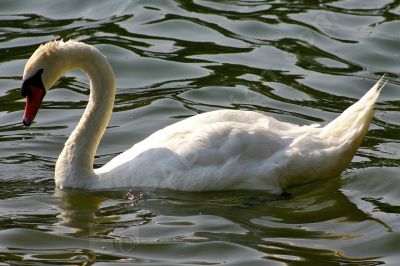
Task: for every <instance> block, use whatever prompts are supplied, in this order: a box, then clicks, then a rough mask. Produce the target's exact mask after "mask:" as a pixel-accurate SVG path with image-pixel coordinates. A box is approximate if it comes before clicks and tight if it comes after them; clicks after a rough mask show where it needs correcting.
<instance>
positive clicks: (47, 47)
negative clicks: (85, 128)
mask: <svg viewBox="0 0 400 266" xmlns="http://www.w3.org/2000/svg"><path fill="white" fill-rule="evenodd" d="M74 43H76V42H73V41H68V42H66V43H64V42H63V41H53V42H49V43H46V44H44V45H41V46H40V47H39V48H38V49H37V50H36V51H35V52H34V53H33V54H32V56H31V57H30V58H29V60H28V62H27V63H26V65H25V70H24V76H23V83H22V87H21V94H22V96H24V97H26V106H25V113H24V117H23V123H24V125H25V126H29V125H31V123H32V122H33V120H34V118H35V116H36V113H37V112H38V110H39V108H40V104H41V103H42V100H43V97H44V96H45V94H46V92H47V91H48V90H49V89H50V88H51V87H52V86H53V85H54V83H55V82H56V81H57V80H58V79H59V78H60V77H61V76H62V75H63V74H64V73H65V70H66V67H68V63H69V58H68V49H65V48H66V47H67V46H70V45H71V44H74Z"/></svg>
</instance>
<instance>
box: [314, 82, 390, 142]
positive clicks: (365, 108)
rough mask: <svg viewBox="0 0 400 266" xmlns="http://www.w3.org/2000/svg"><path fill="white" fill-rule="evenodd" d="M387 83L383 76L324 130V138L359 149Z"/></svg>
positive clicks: (322, 133)
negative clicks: (377, 101) (353, 145)
mask: <svg viewBox="0 0 400 266" xmlns="http://www.w3.org/2000/svg"><path fill="white" fill-rule="evenodd" d="M386 82H387V80H386V79H385V75H383V76H382V77H381V79H380V80H379V81H378V82H377V83H376V84H375V85H374V86H373V87H372V88H371V89H370V90H369V91H368V92H367V93H366V94H365V95H364V96H363V97H362V98H361V99H360V100H359V101H357V102H356V103H354V104H353V105H352V106H350V107H349V108H347V109H346V110H345V111H344V112H343V113H342V114H341V115H340V116H339V117H337V118H336V119H335V120H333V121H332V122H330V123H329V124H328V125H326V126H325V127H324V128H323V129H322V132H321V135H322V137H324V138H326V139H327V141H328V142H331V143H332V142H336V143H337V144H339V145H340V144H343V142H347V143H348V142H356V143H354V144H356V146H357V147H358V145H359V144H360V143H361V141H362V140H363V138H364V136H365V134H366V133H367V131H368V127H369V123H370V122H371V119H372V117H373V114H374V105H375V102H376V100H377V99H378V96H379V93H380V92H381V90H382V88H383V87H384V86H385V84H386ZM357 147H356V148H357Z"/></svg>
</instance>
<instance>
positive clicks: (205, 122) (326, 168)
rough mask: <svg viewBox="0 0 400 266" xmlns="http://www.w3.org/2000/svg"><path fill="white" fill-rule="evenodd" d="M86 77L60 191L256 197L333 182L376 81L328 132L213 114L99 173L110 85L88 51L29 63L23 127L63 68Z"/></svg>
mask: <svg viewBox="0 0 400 266" xmlns="http://www.w3.org/2000/svg"><path fill="white" fill-rule="evenodd" d="M76 68H79V69H82V70H83V71H85V72H86V73H87V74H88V76H89V78H90V87H91V92H90V98H89V103H88V105H87V107H86V110H85V112H84V114H83V116H82V118H81V120H80V121H79V123H78V125H77V127H76V128H75V130H74V131H73V132H72V133H71V136H70V137H69V139H68V140H67V142H66V143H65V146H64V149H63V151H62V152H61V154H60V156H59V158H58V160H57V163H56V167H55V183H56V185H57V186H58V187H60V188H66V187H73V188H84V189H109V188H117V187H160V188H170V189H176V190H188V191H200V190H233V189H263V190H269V191H271V192H280V191H281V189H284V188H286V187H288V186H290V185H294V184H300V183H306V182H310V181H313V180H318V179H326V178H332V177H336V176H338V175H339V174H340V173H341V172H342V171H343V169H344V168H345V167H346V165H347V164H348V163H349V162H350V161H351V159H352V157H353V156H354V154H355V152H356V150H357V148H358V146H359V145H360V143H361V141H362V140H363V138H364V136H365V135H366V133H367V131H368V126H369V123H370V121H371V119H372V116H373V106H374V103H375V101H376V99H377V97H378V95H379V92H380V90H381V89H382V88H383V86H384V85H385V82H384V81H383V79H382V78H381V80H379V81H378V82H377V83H376V84H375V85H374V86H373V87H372V88H371V89H370V90H369V91H368V92H367V93H366V94H365V96H363V97H362V98H361V99H360V100H359V101H358V102H356V103H355V104H353V105H352V106H351V107H349V108H348V109H347V110H345V111H344V112H343V113H342V114H341V115H340V116H339V117H338V118H336V119H335V120H333V121H332V122H331V123H329V124H328V125H326V126H325V127H322V128H321V127H319V126H316V125H311V126H297V125H292V124H289V123H284V122H280V121H278V120H276V119H274V118H272V117H268V116H265V115H263V114H259V113H256V112H250V111H236V110H220V111H213V112H209V113H204V114H200V115H196V116H193V117H191V118H188V119H185V120H183V121H180V122H178V123H175V124H173V125H170V126H167V127H166V128H164V129H161V130H159V131H157V132H155V133H154V134H152V135H151V136H149V137H148V138H146V139H145V140H143V141H141V142H139V143H137V144H135V145H134V146H133V147H132V148H130V149H129V150H127V151H125V152H123V153H122V154H120V155H118V156H117V157H115V158H114V159H112V160H111V161H110V162H109V163H107V164H106V165H104V166H103V167H101V168H99V169H93V159H94V155H95V153H96V150H97V147H98V145H99V142H100V139H101V137H102V136H103V133H104V131H105V129H106V126H107V124H108V121H109V119H110V116H111V113H112V108H113V104H114V94H115V80H114V74H113V71H112V68H111V66H110V64H109V62H108V61H107V59H106V57H104V56H103V55H102V54H101V53H100V52H99V51H98V50H97V49H96V48H94V47H93V46H90V45H87V44H84V43H81V42H76V41H68V42H63V41H53V42H49V43H47V44H45V45H42V46H40V47H39V48H38V49H37V50H36V51H35V53H34V54H33V55H32V56H31V58H30V59H29V60H28V62H27V64H26V66H25V70H24V76H23V86H22V88H21V93H22V95H23V96H26V108H25V113H24V118H23V123H24V124H25V125H27V126H29V125H30V124H31V123H32V121H33V119H34V118H35V115H36V113H37V111H38V109H39V107H40V104H41V101H42V99H43V97H44V95H45V94H46V92H47V91H48V90H49V89H50V88H51V87H52V85H53V84H54V83H55V82H56V81H57V80H58V79H59V78H60V77H61V76H62V75H63V74H64V73H65V72H66V71H68V70H70V69H76Z"/></svg>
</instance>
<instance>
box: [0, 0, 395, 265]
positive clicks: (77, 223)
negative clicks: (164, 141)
mask: <svg viewBox="0 0 400 266" xmlns="http://www.w3.org/2000/svg"><path fill="white" fill-rule="evenodd" d="M399 15H400V7H399V4H398V1H389V0H380V1H373V0H368V1H365V0H349V1H295V2H293V1H262V0H258V1H239V0H229V1H228V0H226V1H206V0H195V1H186V0H181V1H179V0H175V1H173V0H157V1H155V0H146V1H144V0H143V1H122V0H121V1H112V2H111V1H105V0H104V1H94V0H93V1H92V0H91V1H79V0H71V1H50V2H49V1H44V0H31V1H21V0H3V1H1V2H0V97H1V105H0V170H1V171H0V264H1V263H5V264H14V265H17V264H29V265H43V264H53V265H54V264H59V265H68V264H69V265H90V264H94V263H96V262H98V263H100V262H102V263H104V264H106V265H107V264H110V265H111V264H113V265H115V264H118V263H132V264H133V263H134V264H135V265H180V264H186V265H187V264H199V265H220V264H224V265H266V264H267V265H380V264H387V265H397V264H398V262H399V261H400V223H399V219H400V190H399V187H400V177H399V176H400V170H399V167H398V165H399V155H400V136H399V129H400V115H399V109H400V101H399V100H400V93H399V91H400V78H399V75H398V73H399V72H400V67H399V66H400V64H399V59H400V53H399V47H400V41H399V40H400V38H399V37H400V35H399V31H398V28H399V27H400V22H399V20H398V18H399ZM57 38H64V39H65V40H68V39H77V40H81V41H84V42H86V43H89V44H92V45H95V46H96V47H97V48H98V49H100V50H101V51H102V52H103V53H104V54H105V55H107V57H108V59H109V60H110V62H111V64H112V66H113V68H114V70H115V74H116V76H117V96H116V105H115V108H114V113H113V116H112V119H111V121H110V125H109V127H108V130H107V132H106V135H105V137H104V138H103V140H102V143H101V147H100V149H99V151H98V153H97V156H96V160H95V163H96V166H100V165H102V164H104V163H105V162H107V161H108V160H110V159H111V158H113V157H114V156H115V155H117V154H119V153H120V152H122V151H123V150H125V149H127V148H129V147H130V146H131V145H132V144H134V143H136V142H138V141H140V140H142V139H143V138H145V137H146V136H148V135H149V134H151V133H153V132H154V131H156V130H158V129H160V128H163V127H164V126H166V125H169V124H171V123H174V122H177V121H179V120H182V119H184V118H186V117H189V116H192V115H195V114H198V113H202V112H206V111H210V110H215V109H221V108H230V109H241V110H255V111H258V112H261V113H264V114H267V115H270V116H273V117H275V118H277V119H280V120H283V121H287V122H291V123H295V124H299V125H303V124H311V123H322V124H325V123H327V122H328V121H330V120H331V119H333V118H334V117H336V116H337V115H338V114H339V113H341V112H342V111H343V110H344V109H345V108H346V107H348V106H349V105H351V104H352V103H353V102H355V101H356V100H357V99H358V98H359V97H361V96H362V95H363V94H364V93H365V92H366V91H367V89H368V88H369V87H371V86H372V85H373V83H374V82H375V81H376V80H377V79H378V78H379V77H380V76H381V75H382V74H383V73H387V76H388V78H389V82H388V84H387V86H386V87H385V89H384V91H383V92H382V94H381V97H380V98H379V101H378V103H377V106H376V110H377V111H376V113H375V118H374V119H373V121H372V124H371V127H370V131H369V133H368V136H367V137H366V139H365V141H364V142H363V143H362V145H361V147H360V149H359V151H358V152H357V155H356V156H355V158H354V159H353V161H352V163H351V164H350V165H349V167H348V168H347V169H346V171H345V172H344V173H343V174H342V175H341V176H340V177H339V178H335V179H331V180H328V181H323V182H316V183H312V184H308V185H304V186H299V187H295V188H292V189H290V190H289V191H288V193H287V194H284V195H281V196H277V195H269V194H267V193H265V192H262V191H236V192H235V191H233V192H207V193H185V192H177V191H169V190H157V189H139V188H134V189H131V190H128V189H127V190H124V191H107V192H95V193H88V192H82V191H69V190H67V191H58V190H55V188H54V181H53V172H54V164H55V161H56V159H57V156H58V154H59V152H60V151H61V149H62V146H63V143H64V142H65V141H66V139H67V137H68V136H69V134H70V133H71V131H72V130H73V128H74V127H75V125H76V123H77V121H78V120H79V117H80V116H81V114H82V113H83V110H84V108H85V106H86V103H87V95H88V93H89V92H88V87H89V82H88V79H87V78H86V76H85V75H84V74H82V73H81V72H78V71H75V72H71V73H68V75H67V76H66V77H65V78H62V79H61V80H60V82H59V83H58V84H57V86H56V87H55V88H54V89H53V90H52V91H51V92H50V93H48V94H47V95H46V98H45V101H44V102H43V106H42V109H41V111H40V112H39V114H38V116H37V119H36V123H35V124H34V125H33V126H32V127H31V128H30V129H27V128H25V127H23V126H22V123H21V117H22V113H23V109H24V99H22V98H21V96H20V94H19V87H20V85H21V78H22V71H23V67H24V64H25V62H26V60H27V59H28V58H29V56H30V55H31V54H32V52H33V51H34V50H35V49H36V48H37V47H38V45H39V44H41V43H43V42H46V41H49V40H53V39H57Z"/></svg>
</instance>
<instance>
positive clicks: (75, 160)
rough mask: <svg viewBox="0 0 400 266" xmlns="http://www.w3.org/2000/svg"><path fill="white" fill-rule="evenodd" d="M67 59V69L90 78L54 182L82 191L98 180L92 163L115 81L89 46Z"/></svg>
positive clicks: (105, 62)
mask: <svg viewBox="0 0 400 266" xmlns="http://www.w3.org/2000/svg"><path fill="white" fill-rule="evenodd" d="M67 56H68V57H69V58H68V59H67V60H68V61H69V62H67V66H68V68H69V69H71V68H80V69H82V70H83V71H84V72H86V73H87V75H88V76H89V79H90V96H89V102H88V105H87V107H86V109H85V112H84V114H83V115H82V118H81V120H80V121H79V123H78V125H77V126H76V128H75V130H74V131H73V132H72V133H71V135H70V137H69V138H68V140H67V142H66V143H65V145H64V149H63V151H62V152H61V154H60V156H59V157H58V160H57V163H56V169H55V181H56V185H57V186H58V187H61V188H62V187H66V186H68V187H83V188H84V187H90V186H91V185H92V184H93V183H94V182H95V180H96V178H97V177H96V175H95V173H94V171H93V160H94V156H95V154H96V150H97V147H98V145H99V142H100V140H101V138H102V136H103V134H104V131H105V129H106V127H107V124H108V121H109V120H110V117H111V113H112V109H113V106H114V98H115V79H114V73H113V71H112V68H111V66H110V64H109V62H108V61H107V59H106V58H105V57H104V56H103V55H102V54H101V53H100V52H99V51H98V50H97V49H95V48H93V47H91V46H87V45H82V46H78V47H77V48H75V49H73V50H72V51H70V52H69V53H68V55H67ZM66 70H68V69H66Z"/></svg>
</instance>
